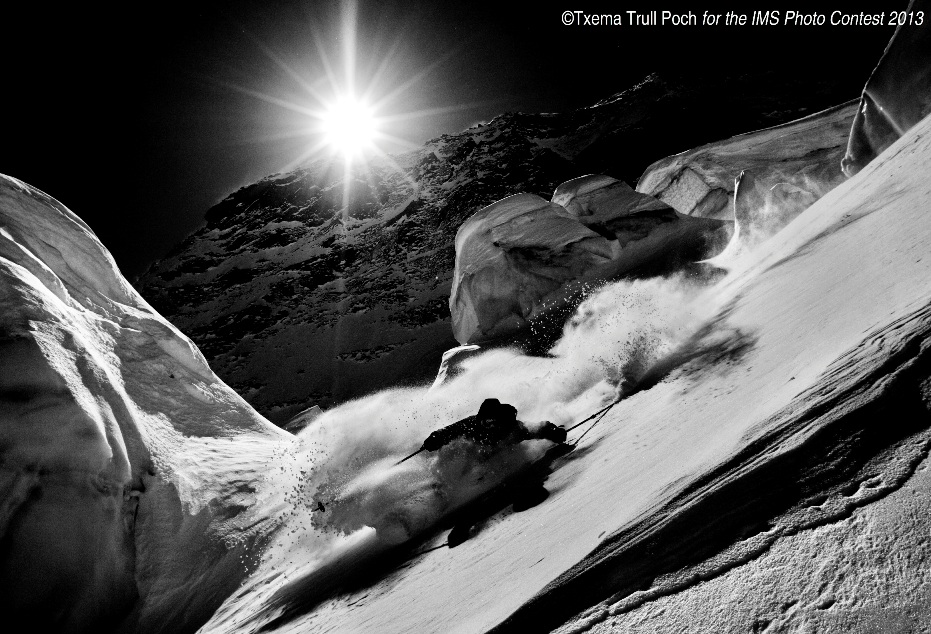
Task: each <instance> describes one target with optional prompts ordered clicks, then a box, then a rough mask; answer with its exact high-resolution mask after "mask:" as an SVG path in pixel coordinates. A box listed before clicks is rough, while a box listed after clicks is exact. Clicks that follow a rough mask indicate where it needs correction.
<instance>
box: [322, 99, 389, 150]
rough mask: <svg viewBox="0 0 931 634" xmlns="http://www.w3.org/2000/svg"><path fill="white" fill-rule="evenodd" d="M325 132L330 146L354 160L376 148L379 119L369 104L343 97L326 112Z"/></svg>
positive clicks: (324, 112)
mask: <svg viewBox="0 0 931 634" xmlns="http://www.w3.org/2000/svg"><path fill="white" fill-rule="evenodd" d="M321 131H322V132H323V139H324V142H325V143H326V145H327V146H329V147H330V148H331V149H332V150H334V151H335V152H337V153H339V154H342V155H343V156H344V157H346V158H347V159H352V158H356V157H359V156H362V155H363V154H365V153H366V151H368V150H371V149H374V148H375V141H376V138H377V137H378V119H377V117H376V116H375V112H374V111H373V109H372V108H370V107H369V106H367V105H366V104H365V103H363V102H361V101H359V100H356V99H353V98H350V97H341V98H339V99H337V100H335V101H334V102H333V103H332V104H330V105H329V106H328V107H327V108H326V109H325V110H324V111H323V113H322V116H321Z"/></svg>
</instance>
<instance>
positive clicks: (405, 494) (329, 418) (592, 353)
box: [295, 276, 707, 542]
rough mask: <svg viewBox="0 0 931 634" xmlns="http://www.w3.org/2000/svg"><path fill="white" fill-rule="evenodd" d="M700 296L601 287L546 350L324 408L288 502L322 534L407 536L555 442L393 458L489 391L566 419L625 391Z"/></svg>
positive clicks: (692, 315) (685, 332)
mask: <svg viewBox="0 0 931 634" xmlns="http://www.w3.org/2000/svg"><path fill="white" fill-rule="evenodd" d="M701 293H702V287H700V286H698V285H696V284H693V283H691V282H690V281H689V280H688V279H687V278H685V277H684V276H675V277H671V278H653V279H647V280H637V281H623V282H617V283H613V284H609V285H606V286H604V287H603V288H602V289H601V290H599V291H598V292H596V293H594V294H593V295H592V296H591V297H589V298H588V299H587V300H586V301H584V302H583V303H582V304H581V305H580V306H579V308H578V310H577V311H576V313H575V315H574V316H573V317H572V319H571V320H570V321H569V323H567V324H566V326H565V329H564V333H563V336H562V338H561V339H560V340H559V341H558V342H557V343H556V345H555V346H554V347H553V348H552V349H551V350H550V354H549V355H548V356H546V357H530V356H526V355H524V354H522V353H520V352H519V351H517V350H514V349H498V350H491V351H488V352H486V353H484V354H480V355H476V356H473V357H471V358H468V359H466V360H465V361H463V362H462V371H461V373H460V374H459V375H458V376H457V377H456V378H454V379H453V380H451V381H448V382H446V383H445V384H442V385H440V386H437V387H435V388H433V389H425V388H405V389H395V390H389V391H385V392H381V393H378V394H374V395H371V396H368V397H365V398H362V399H359V400H356V401H353V402H350V403H347V404H345V405H343V406H341V407H338V408H336V409H333V410H331V411H329V412H327V413H325V414H324V415H322V416H321V417H320V418H318V419H317V420H316V421H315V422H314V423H313V424H312V425H310V426H309V427H308V428H307V429H305V430H303V431H302V432H301V433H300V436H299V437H300V439H301V441H302V443H303V445H304V446H305V447H306V454H305V457H304V460H306V464H307V465H308V467H307V472H306V477H305V479H304V480H303V482H302V484H301V489H302V490H301V492H300V495H299V496H298V497H297V499H296V500H295V502H296V503H300V504H304V505H306V506H307V507H308V508H310V509H311V511H312V512H313V522H314V524H315V525H316V526H318V527H319V528H320V529H321V530H324V531H334V532H338V533H344V534H348V533H352V532H353V531H356V530H360V529H362V528H363V527H364V526H370V527H374V528H375V529H376V531H377V532H378V533H379V536H380V538H383V539H385V540H388V541H389V542H396V541H403V540H405V539H408V538H410V537H411V536H412V535H414V534H417V533H419V532H421V531H422V530H424V529H425V528H427V527H428V526H430V525H431V524H433V523H435V522H436V521H437V520H438V519H439V518H440V517H441V516H442V515H444V514H445V513H448V512H449V511H451V510H453V509H455V508H457V507H459V506H461V505H462V504H464V503H466V502H468V501H470V500H471V499H474V498H475V497H476V496H477V495H480V494H481V493H483V492H484V491H486V490H488V489H489V488H491V487H493V486H494V485H495V484H497V483H498V482H500V481H501V480H503V479H504V478H506V477H507V476H508V475H510V474H512V473H514V472H515V471H518V470H520V469H521V468H523V467H524V466H526V464H527V463H528V462H529V461H531V460H533V459H534V458H536V457H538V456H540V455H542V453H543V452H545V451H546V449H548V448H549V447H550V446H551V445H550V443H548V442H546V441H534V442H525V443H521V444H520V445H518V446H516V447H512V448H508V449H507V450H500V449H495V450H492V449H487V448H481V447H476V446H474V445H472V444H471V443H468V442H454V443H452V444H450V445H449V446H447V447H445V448H444V449H443V450H441V451H439V452H434V453H430V452H423V453H421V454H420V455H418V456H416V457H415V458H413V459H411V460H409V461H407V462H405V463H403V464H401V465H397V466H396V464H395V463H396V462H397V461H398V460H399V459H400V458H401V457H403V456H405V455H406V454H409V453H411V452H413V451H415V450H416V449H417V448H418V447H419V446H420V444H421V442H422V441H423V440H424V439H425V438H426V437H427V436H428V435H429V434H430V432H432V431H434V430H436V429H439V428H440V427H443V426H446V425H449V424H451V423H453V422H455V421H457V420H459V419H461V418H464V417H466V416H469V415H471V414H474V413H475V412H476V411H477V410H478V408H479V405H481V403H482V401H483V400H484V399H486V398H497V399H499V400H500V401H502V402H504V403H510V404H512V405H514V406H515V407H516V408H517V410H518V417H519V418H520V419H521V420H523V421H526V422H528V423H532V424H536V423H538V422H540V421H543V420H549V421H552V422H554V423H556V424H558V425H565V426H570V425H572V424H573V423H574V422H576V421H577V420H580V419H582V418H584V417H585V416H587V415H588V414H590V413H591V412H592V411H594V410H595V409H597V408H599V407H601V406H603V405H604V404H605V403H608V402H610V401H612V400H614V399H616V398H619V397H621V396H623V395H624V394H626V393H627V392H629V391H630V390H631V389H632V388H633V387H634V386H635V385H636V383H637V381H638V380H639V379H640V378H641V377H642V376H643V374H644V373H645V372H646V370H647V369H648V368H649V367H650V366H651V365H652V364H653V363H654V362H655V361H656V360H657V359H659V358H662V357H665V356H668V354H669V353H670V351H671V350H673V349H674V348H675V347H676V346H677V345H678V344H679V343H681V342H682V341H684V340H685V339H686V338H687V337H688V336H689V335H691V334H692V333H693V332H694V331H695V329H696V327H697V324H698V322H699V321H700V319H701V318H702V317H703V316H704V314H705V313H706V311H707V309H706V308H705V309H702V310H700V309H699V308H700V307H701V302H698V301H696V300H697V299H698V298H699V296H700V295H701Z"/></svg>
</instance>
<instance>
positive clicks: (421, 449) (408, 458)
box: [394, 447, 424, 466]
mask: <svg viewBox="0 0 931 634" xmlns="http://www.w3.org/2000/svg"><path fill="white" fill-rule="evenodd" d="M421 451H424V448H423V447H421V448H420V449H418V450H417V451H415V452H414V453H412V454H411V455H409V456H407V457H406V458H401V459H400V460H398V461H397V462H395V463H394V466H398V465H399V464H401V463H402V462H407V461H408V460H410V459H411V458H413V457H414V456H416V455H417V454H419V453H420V452H421Z"/></svg>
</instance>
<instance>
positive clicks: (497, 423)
mask: <svg viewBox="0 0 931 634" xmlns="http://www.w3.org/2000/svg"><path fill="white" fill-rule="evenodd" d="M458 438H464V439H466V440H469V441H471V442H473V443H475V444H477V445H482V446H485V447H496V446H501V445H505V444H507V445H515V444H517V443H519V442H521V441H524V440H532V439H535V438H542V439H544V440H549V441H551V442H554V443H556V444H560V443H563V442H565V440H566V430H565V429H563V428H562V427H558V426H557V425H554V424H553V423H551V422H549V421H545V422H544V423H543V424H542V425H541V426H540V428H539V429H537V430H536V431H531V430H530V429H529V428H528V427H527V426H526V425H525V424H524V423H522V422H521V421H519V420H517V409H515V408H514V407H513V406H512V405H508V404H507V403H501V402H500V401H498V399H496V398H488V399H485V401H484V402H483V403H482V406H481V407H480V408H479V410H478V414H476V415H474V416H469V417H467V418H463V419H462V420H460V421H458V422H455V423H453V424H452V425H448V426H447V427H443V428H442V429H438V430H436V431H435V432H433V433H432V434H430V435H429V436H428V437H427V439H426V440H425V441H424V443H423V447H421V449H420V450H421V451H424V450H426V451H437V450H438V449H440V448H441V447H444V446H445V445H448V444H449V443H450V442H452V441H454V440H456V439H458Z"/></svg>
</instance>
